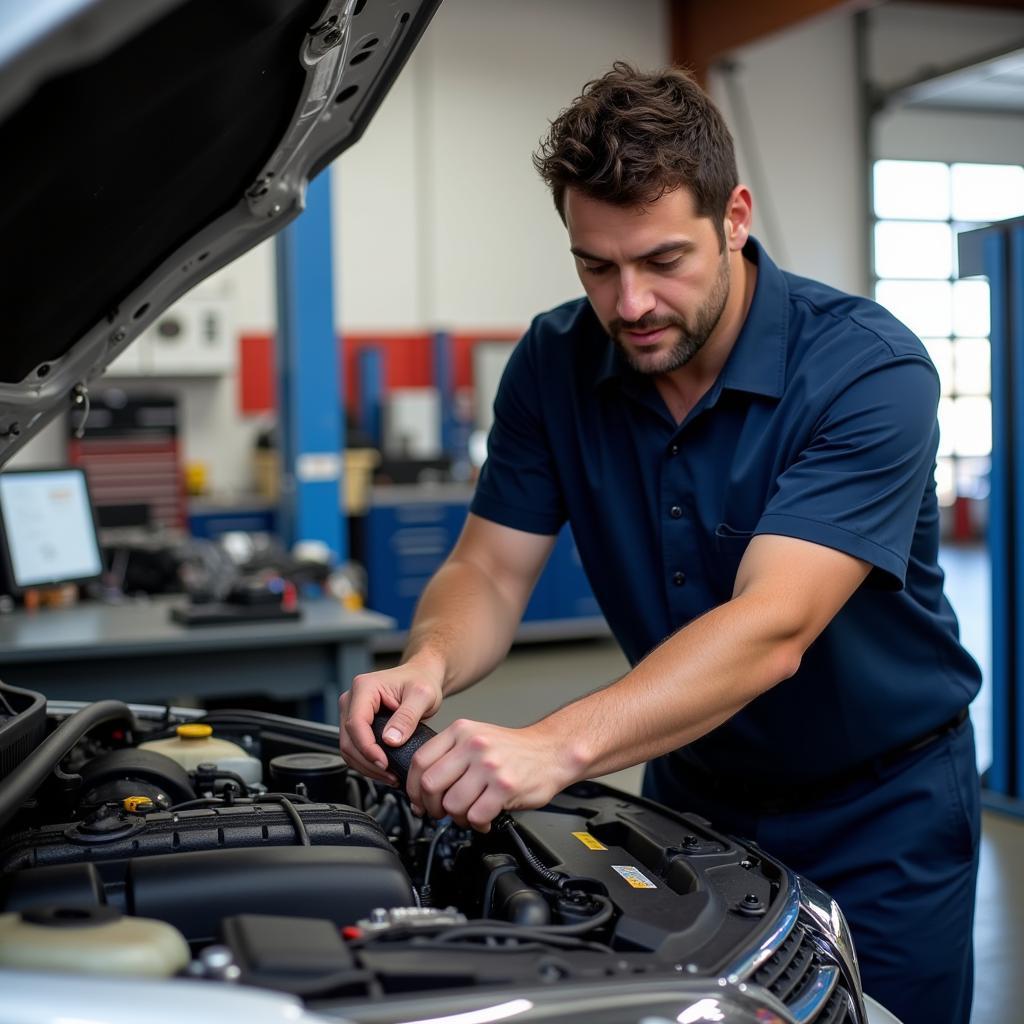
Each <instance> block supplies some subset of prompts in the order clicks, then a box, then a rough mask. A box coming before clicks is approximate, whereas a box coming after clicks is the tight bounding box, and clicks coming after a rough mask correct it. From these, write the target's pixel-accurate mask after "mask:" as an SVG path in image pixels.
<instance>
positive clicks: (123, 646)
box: [0, 596, 394, 724]
mask: <svg viewBox="0 0 1024 1024" xmlns="http://www.w3.org/2000/svg"><path fill="white" fill-rule="evenodd" d="M184 600H185V599H184V598H183V597H180V596H178V597H159V598H151V599H149V600H146V601H131V602H125V603H122V604H103V603H98V602H88V603H81V604H78V605H75V606H73V607H69V608H55V609H40V610H38V611H34V612H26V611H23V610H21V609H19V610H17V611H14V612H10V613H7V614H5V615H0V679H2V680H3V681H4V682H6V683H10V684H11V685H13V686H23V687H26V688H28V689H31V690H37V691H39V692H41V693H43V694H45V695H46V696H47V697H49V698H53V699H60V700H99V699H104V698H114V699H118V700H128V701H136V702H138V703H165V702H168V701H175V702H179V703H180V702H181V700H182V699H185V700H187V699H188V698H189V697H199V698H203V697H217V698H223V697H236V696H237V697H239V698H244V697H246V696H252V695H267V696H270V697H274V698H275V699H307V700H308V699H310V698H322V700H323V717H324V720H325V721H327V722H330V723H332V724H335V723H337V721H338V694H339V693H341V691H342V690H343V689H347V688H348V687H349V686H350V685H351V681H352V677H353V676H354V675H358V674H359V673H360V672H364V671H367V670H368V669H369V668H370V667H371V664H372V660H371V654H370V639H371V637H373V636H374V635H375V634H377V633H381V632H385V631H387V630H390V629H393V627H394V620H393V619H390V618H388V617H387V616H386V615H379V614H377V613H376V612H369V611H346V610H345V609H343V608H342V607H341V606H340V605H339V604H337V603H336V602H334V601H327V600H323V601H306V602H304V603H303V604H302V616H301V618H299V619H296V620H291V621H279V622H273V621H271V622H267V621H263V622H260V621H254V622H243V623H232V624H230V625H218V626H192V627H186V626H181V625H178V624H176V623H174V622H172V621H171V619H170V609H171V607H172V606H173V605H175V604H182V603H184ZM239 703H240V704H241V703H243V701H242V700H241V699H240V701H239Z"/></svg>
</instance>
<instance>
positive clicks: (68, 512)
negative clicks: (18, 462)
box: [0, 469, 103, 589]
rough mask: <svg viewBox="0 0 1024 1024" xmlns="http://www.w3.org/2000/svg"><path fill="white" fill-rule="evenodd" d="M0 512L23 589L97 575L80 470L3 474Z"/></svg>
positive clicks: (98, 567)
mask: <svg viewBox="0 0 1024 1024" xmlns="http://www.w3.org/2000/svg"><path fill="white" fill-rule="evenodd" d="M0 515H2V517H3V526H4V531H3V532H4V540H5V543H6V545H7V555H8V558H9V559H10V565H11V571H12V575H13V577H14V578H13V583H14V584H15V586H17V587H18V588H19V589H24V588H25V587H33V586H38V585H41V584H47V583H65V582H70V581H73V580H87V579H95V578H96V577H98V576H99V575H100V574H101V573H102V572H103V559H102V555H101V553H100V547H99V542H98V540H97V537H96V525H95V520H94V519H93V512H92V504H91V502H90V501H89V491H88V489H87V488H86V485H85V474H84V473H83V472H82V470H80V469H53V470H38V471H35V470H33V471H29V472H24V473H4V474H0Z"/></svg>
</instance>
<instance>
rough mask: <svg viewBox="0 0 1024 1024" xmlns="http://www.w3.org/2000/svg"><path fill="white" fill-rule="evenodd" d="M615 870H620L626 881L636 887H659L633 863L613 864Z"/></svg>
mask: <svg viewBox="0 0 1024 1024" xmlns="http://www.w3.org/2000/svg"><path fill="white" fill-rule="evenodd" d="M612 870H613V871H618V873H619V874H620V875H622V877H623V878H624V879H625V880H626V883H627V884H628V885H630V886H632V887H633V888H634V889H657V888H658V887H657V886H656V885H655V884H654V883H653V882H652V881H651V880H650V879H649V878H648V877H647V876H646V875H645V874H644V873H643V872H642V871H641V870H640V869H639V868H635V867H633V865H632V864H613V865H612Z"/></svg>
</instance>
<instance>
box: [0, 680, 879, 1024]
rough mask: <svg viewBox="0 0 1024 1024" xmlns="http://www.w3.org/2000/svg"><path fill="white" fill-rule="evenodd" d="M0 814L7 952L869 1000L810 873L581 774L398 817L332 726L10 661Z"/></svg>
mask: <svg viewBox="0 0 1024 1024" xmlns="http://www.w3.org/2000/svg"><path fill="white" fill-rule="evenodd" d="M0 827H2V833H0V969H6V968H13V969H23V970H24V969H28V970H31V969H39V968H42V969H48V970H58V971H69V972H75V973H86V974H89V973H92V974H106V975H110V974H126V975H132V976H135V977H147V978H153V977H156V978H161V977H162V978H169V977H186V978H191V979H195V980H198V981H204V982H211V983H213V982H216V983H220V984H228V985H238V986H253V987H256V988H263V989H270V990H274V991H277V992H284V993H290V994H292V995H293V996H297V997H299V998H300V999H301V1000H302V1001H303V1003H304V1004H305V1005H306V1006H309V1007H312V1008H314V1009H316V1010H318V1011H321V1012H323V1011H331V1012H338V1013H343V1014H344V1016H345V1017H346V1018H347V1019H353V1020H366V1021H371V1020H381V1021H383V1020H396V1021H397V1020H409V1019H411V1018H414V1017H420V1016H422V1015H423V1014H422V1012H416V1013H413V1012H412V1010H411V1009H410V1007H411V1006H413V1005H415V1006H416V1007H417V1008H420V1009H421V1008H422V1007H423V1006H425V1005H427V1004H426V1003H425V1002H424V1000H431V999H433V1000H437V999H440V998H441V997H443V998H444V999H445V1000H447V1002H445V1004H444V1005H445V1006H446V1007H449V1008H450V1007H451V1006H453V1005H454V1006H458V1005H464V1006H473V1005H476V1004H474V1003H472V1002H471V1001H466V1000H471V999H472V998H474V997H475V998H477V999H478V998H479V994H480V993H481V992H483V993H491V992H493V993H499V992H502V991H506V992H507V991H515V992H524V991H536V992H540V993H543V992H553V991H563V990H564V991H565V992H573V991H578V993H579V994H580V996H581V998H583V999H584V1001H585V1000H586V999H590V1000H593V999H599V1000H602V999H603V1000H607V999H609V998H612V995H613V994H615V997H616V998H624V997H625V995H626V994H628V993H629V992H637V993H639V992H643V993H645V995H644V998H645V999H651V998H654V997H655V996H656V995H658V994H660V995H661V997H663V998H665V999H668V996H669V994H670V993H677V994H678V993H679V992H681V991H684V990H685V991H689V990H693V992H695V993H698V994H699V992H710V993H711V994H712V995H716V996H721V997H722V998H723V999H726V1001H728V1000H732V1002H733V1003H734V1004H736V1006H738V1007H740V1008H739V1009H736V1010H735V1013H734V1015H733V1016H731V1017H730V1016H724V1017H714V1016H709V1017H706V1018H705V1017H701V1016H694V1017H691V1018H689V1019H692V1020H704V1019H709V1020H710V1019H715V1020H726V1019H727V1020H737V1021H738V1020H747V1019H749V1020H761V1021H772V1020H774V1021H781V1022H784V1024H786V1022H791V1021H796V1022H804V1021H808V1022H818V1024H840V1022H850V1024H860V1022H862V1021H864V1020H866V1019H867V1018H866V1016H865V1009H864V1000H863V996H862V993H861V990H860V982H859V977H858V974H857V967H856V959H855V955H854V953H853V948H852V944H851V943H850V939H849V934H848V932H847V930H846V926H845V923H844V922H843V921H842V915H841V914H840V913H839V910H838V907H837V906H836V905H835V903H834V902H832V901H831V900H830V899H829V898H828V897H827V896H826V895H825V894H824V893H822V892H821V891H820V890H818V889H816V887H814V886H813V885H811V884H810V883H808V882H807V881H806V880H804V879H801V878H799V877H798V876H795V875H794V874H792V873H791V872H789V871H788V870H787V869H786V868H785V867H784V866H783V865H781V864H779V863H778V862H776V861H774V860H773V859H772V858H771V857H770V856H768V855H766V854H765V853H764V852H762V851H760V850H759V849H757V848H755V847H753V846H752V845H750V844H744V843H742V842H741V841H739V840H737V839H735V838H732V837H730V836H727V835H723V834H720V833H719V832H717V831H716V830H715V829H714V828H712V827H711V825H710V824H709V823H708V822H707V821H705V820H703V819H701V818H699V817H696V816H693V815H686V814H682V815H680V814H676V813H674V812H672V811H669V810H667V809H665V808H663V807H661V806H660V805H657V804H654V803H651V802H649V801H646V800H643V799H641V798H638V797H634V796H629V795H627V794H624V793H621V792H618V791H616V790H614V789H611V788H609V787H607V786H604V785H601V784H599V783H596V782H585V783H580V784H578V785H575V786H572V787H570V788H569V789H567V790H565V791H564V792H562V793H561V794H559V796H558V797H556V798H555V799H554V800H553V801H552V802H551V803H550V804H549V805H548V806H547V807H545V808H543V809H541V810H535V811H525V812H515V813H513V814H506V815H502V816H501V818H499V820H498V821H497V822H496V823H495V826H494V827H493V828H492V829H491V831H490V832H489V833H488V834H481V833H477V832H473V831H469V830H465V829H462V828H459V827H458V826H457V825H455V824H454V823H453V822H452V821H451V820H450V819H443V820H441V821H435V820H433V819H430V818H425V819H421V818H418V817H416V816H414V815H413V813H412V811H411V809H410V807H409V803H408V800H407V799H406V797H405V795H404V793H402V792H401V791H400V790H397V789H391V788H389V787H387V786H382V785H380V784H377V783H375V782H373V781H371V780H369V779H366V778H365V777H363V776H362V775H360V774H359V773H357V772H355V771H353V770H351V769H349V768H348V767H347V766H346V765H345V763H344V761H343V760H342V759H341V757H340V756H339V755H338V753H337V729H336V728H332V727H330V726H327V725H323V724H319V723H314V722H304V721H300V720H297V719H292V718H286V717H283V716H279V715H273V714H269V713H264V712H254V711H243V710H239V711H210V712H205V713H204V712H201V711H193V710H183V709H171V708H162V707H151V706H150V707H142V706H131V707H130V706H128V705H125V704H122V703H120V702H117V701H102V702H98V703H93V704H84V705H82V704H72V703H57V704H51V705H50V706H49V707H47V705H46V702H45V700H44V699H43V698H42V697H41V696H40V695H38V694H34V693H31V692H29V691H25V690H18V689H15V688H13V687H7V686H3V685H2V684H0ZM100 951H102V955H101V954H100ZM741 1004H742V1006H741ZM602 1005H607V1004H606V1003H603V1004H602ZM666 1005H667V1004H666ZM403 1007H404V1009H403ZM744 1007H745V1009H744ZM385 1008H387V1009H385ZM652 1012H655V1011H652ZM666 1012H667V1011H666ZM744 1013H747V1014H748V1015H747V1016H744V1015H743V1014H744ZM600 1016H601V1015H600V1014H598V1017H599V1019H600ZM672 1016H673V1017H675V1016H676V1014H675V1013H673V1014H672ZM590 1019H593V1016H591V1018H590ZM637 1019H638V1018H637ZM678 1019H680V1020H682V1019H683V1018H682V1017H681V1016H680V1017H679V1018H678Z"/></svg>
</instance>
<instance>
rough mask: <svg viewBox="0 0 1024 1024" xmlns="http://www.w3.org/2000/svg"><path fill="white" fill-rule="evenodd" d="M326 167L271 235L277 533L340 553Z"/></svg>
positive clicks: (338, 419)
mask: <svg viewBox="0 0 1024 1024" xmlns="http://www.w3.org/2000/svg"><path fill="white" fill-rule="evenodd" d="M330 179H331V172H330V170H329V169H325V170H324V171H323V172H321V174H320V175H318V176H317V177H316V178H314V179H313V181H311V182H310V183H309V188H308V190H307V192H306V209H305V211H304V212H303V213H302V214H301V216H299V217H298V218H297V219H296V220H295V221H293V222H292V223H291V224H290V225H289V226H288V227H287V228H285V230H284V231H282V232H281V233H280V234H279V235H278V236H277V240H276V263H277V324H278V328H277V364H278V365H277V371H278V404H279V420H278V431H279V435H280V442H279V443H280V450H281V470H282V479H281V509H280V532H281V536H282V539H283V540H284V541H285V543H287V544H289V545H291V544H293V543H295V542H296V541H300V540H316V541H322V542H323V543H324V544H326V545H327V547H328V549H329V550H330V552H331V555H332V559H333V561H334V564H338V563H340V562H344V561H346V560H347V558H348V537H347V531H346V530H345V528H344V526H345V524H344V520H343V513H342V509H341V502H340V493H341V492H340V486H341V474H342V466H343V461H342V453H343V452H344V448H345V436H344V431H345V420H344V417H343V416H342V397H341V396H342V390H341V389H342V384H343V382H342V376H341V369H340V366H339V360H338V345H337V342H336V340H335V334H334V323H335V320H334V302H333V296H332V293H333V288H334V278H333V274H332V270H331V180H330Z"/></svg>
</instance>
